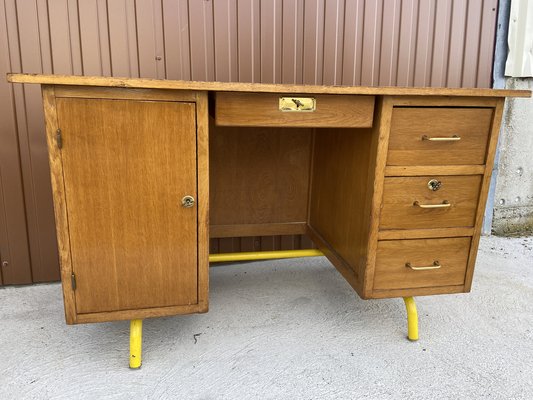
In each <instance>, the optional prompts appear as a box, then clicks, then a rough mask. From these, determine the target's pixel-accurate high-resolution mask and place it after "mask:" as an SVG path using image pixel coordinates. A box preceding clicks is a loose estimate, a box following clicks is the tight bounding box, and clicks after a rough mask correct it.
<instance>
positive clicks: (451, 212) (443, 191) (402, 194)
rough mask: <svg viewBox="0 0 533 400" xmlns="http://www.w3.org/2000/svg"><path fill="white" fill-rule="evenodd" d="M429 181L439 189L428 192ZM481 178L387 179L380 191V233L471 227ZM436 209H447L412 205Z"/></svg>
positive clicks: (478, 176)
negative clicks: (447, 203) (419, 205)
mask: <svg viewBox="0 0 533 400" xmlns="http://www.w3.org/2000/svg"><path fill="white" fill-rule="evenodd" d="M430 180H437V181H438V182H440V183H441V185H442V186H441V187H440V189H438V190H437V191H432V190H430V189H429V188H428V182H429V181H430ZM481 180H482V175H467V176H461V175H459V176H439V175H429V176H416V177H387V178H385V186H384V190H383V204H382V208H381V219H380V230H384V229H423V228H426V229H432V228H453V227H473V226H474V222H475V216H476V210H477V206H478V198H479V191H480V189H481ZM415 201H417V202H419V203H420V204H421V205H440V204H442V203H443V202H444V201H447V202H449V204H450V206H449V207H447V208H421V207H418V206H416V205H414V202H415Z"/></svg>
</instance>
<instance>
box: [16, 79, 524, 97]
mask: <svg viewBox="0 0 533 400" xmlns="http://www.w3.org/2000/svg"><path fill="white" fill-rule="evenodd" d="M7 80H8V82H13V83H39V84H50V85H81V86H104V87H105V86H110V87H128V88H152V89H181V90H207V91H217V92H262V93H302V94H303V93H307V94H312V93H322V94H364V95H371V96H374V95H375V96H377V95H381V96H397V95H403V96H478V97H531V91H530V90H502V89H466V88H433V87H424V88H410V87H377V86H328V85H292V84H268V83H241V82H239V83H237V82H199V81H181V80H170V79H166V80H164V79H146V78H121V77H103V76H75V75H46V74H15V73H9V74H7Z"/></svg>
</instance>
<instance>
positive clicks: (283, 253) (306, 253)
mask: <svg viewBox="0 0 533 400" xmlns="http://www.w3.org/2000/svg"><path fill="white" fill-rule="evenodd" d="M323 255H324V253H322V252H321V251H320V250H316V249H310V250H279V251H250V252H244V253H221V254H210V255H209V262H212V263H217V262H228V261H254V260H273V259H276V258H298V257H317V256H323Z"/></svg>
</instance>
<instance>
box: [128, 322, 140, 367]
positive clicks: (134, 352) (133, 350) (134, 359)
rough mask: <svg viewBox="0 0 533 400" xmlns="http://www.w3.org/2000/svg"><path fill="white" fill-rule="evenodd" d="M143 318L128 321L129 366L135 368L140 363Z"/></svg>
mask: <svg viewBox="0 0 533 400" xmlns="http://www.w3.org/2000/svg"><path fill="white" fill-rule="evenodd" d="M142 349H143V320H142V319H132V320H131V321H130V368H131V369H137V368H140V367H141V364H142Z"/></svg>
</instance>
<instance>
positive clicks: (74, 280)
mask: <svg viewBox="0 0 533 400" xmlns="http://www.w3.org/2000/svg"><path fill="white" fill-rule="evenodd" d="M70 284H71V285H72V290H76V275H74V273H72V275H70Z"/></svg>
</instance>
